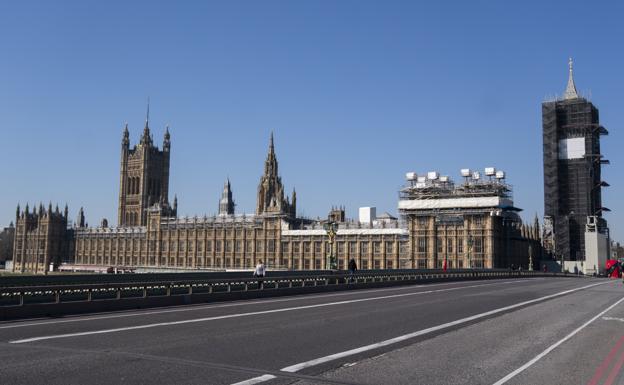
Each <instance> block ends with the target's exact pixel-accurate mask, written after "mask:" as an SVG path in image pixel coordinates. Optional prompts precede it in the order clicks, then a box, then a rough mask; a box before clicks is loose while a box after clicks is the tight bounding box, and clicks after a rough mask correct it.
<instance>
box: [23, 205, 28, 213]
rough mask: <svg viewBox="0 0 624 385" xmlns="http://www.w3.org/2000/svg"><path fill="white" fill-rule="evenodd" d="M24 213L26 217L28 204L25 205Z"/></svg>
mask: <svg viewBox="0 0 624 385" xmlns="http://www.w3.org/2000/svg"><path fill="white" fill-rule="evenodd" d="M24 213H25V214H26V215H28V203H26V208H25V209H24Z"/></svg>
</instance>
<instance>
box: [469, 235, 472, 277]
mask: <svg viewBox="0 0 624 385" xmlns="http://www.w3.org/2000/svg"><path fill="white" fill-rule="evenodd" d="M471 250H472V235H471V236H469V237H468V268H469V269H472V259H471V257H470V251H471Z"/></svg>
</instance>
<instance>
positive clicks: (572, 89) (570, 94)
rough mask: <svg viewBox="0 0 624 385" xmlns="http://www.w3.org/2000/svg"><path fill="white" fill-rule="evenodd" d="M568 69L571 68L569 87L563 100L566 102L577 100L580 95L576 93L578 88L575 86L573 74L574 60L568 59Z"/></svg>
mask: <svg viewBox="0 0 624 385" xmlns="http://www.w3.org/2000/svg"><path fill="white" fill-rule="evenodd" d="M568 67H569V74H568V85H567V87H566V90H565V92H564V94H563V98H564V99H565V100H569V99H577V98H578V97H579V96H578V93H577V92H576V86H575V85H574V75H573V73H572V58H569V59H568Z"/></svg>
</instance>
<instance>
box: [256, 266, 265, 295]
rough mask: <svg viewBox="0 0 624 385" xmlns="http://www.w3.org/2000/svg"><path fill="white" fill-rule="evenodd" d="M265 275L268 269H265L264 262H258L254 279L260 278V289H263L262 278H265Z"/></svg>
mask: <svg viewBox="0 0 624 385" xmlns="http://www.w3.org/2000/svg"><path fill="white" fill-rule="evenodd" d="M265 273H266V268H265V267H264V263H262V261H258V264H257V265H256V270H254V277H257V278H260V279H258V289H262V288H263V283H262V278H263V277H264V274H265Z"/></svg>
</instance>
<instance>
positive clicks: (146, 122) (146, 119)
mask: <svg viewBox="0 0 624 385" xmlns="http://www.w3.org/2000/svg"><path fill="white" fill-rule="evenodd" d="M149 105H150V98H149V96H148V97H147V115H146V116H145V126H146V127H147V124H148V123H149Z"/></svg>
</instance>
